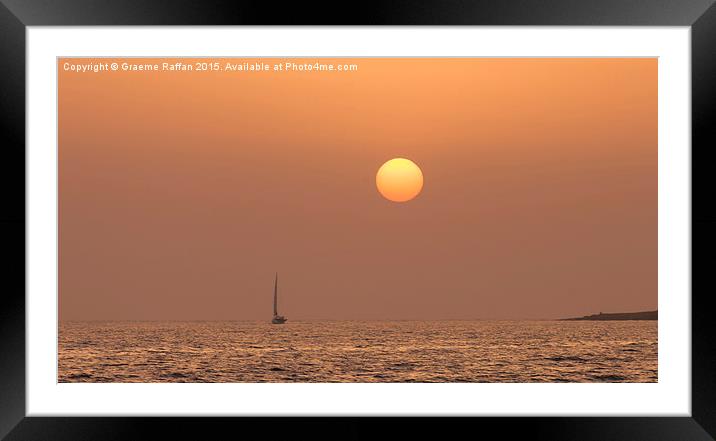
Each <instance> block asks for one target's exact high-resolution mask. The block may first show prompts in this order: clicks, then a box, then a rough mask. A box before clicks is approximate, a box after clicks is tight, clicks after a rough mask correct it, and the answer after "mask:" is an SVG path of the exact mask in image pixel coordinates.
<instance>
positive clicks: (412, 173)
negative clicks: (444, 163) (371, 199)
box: [375, 158, 423, 202]
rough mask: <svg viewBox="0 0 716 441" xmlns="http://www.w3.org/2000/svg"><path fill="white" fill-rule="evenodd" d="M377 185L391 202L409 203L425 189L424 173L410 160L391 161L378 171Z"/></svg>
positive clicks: (396, 159)
mask: <svg viewBox="0 0 716 441" xmlns="http://www.w3.org/2000/svg"><path fill="white" fill-rule="evenodd" d="M375 185H376V186H377V187H378V191H379V192H380V194H381V195H383V197H384V198H386V199H388V200H389V201H393V202H407V201H409V200H411V199H413V198H415V197H416V196H417V195H419V194H420V191H421V190H422V189H423V172H422V171H421V170H420V167H418V166H417V164H415V163H414V162H413V161H411V160H410V159H405V158H395V159H391V160H390V161H388V162H386V163H385V164H383V165H382V166H381V167H380V168H379V169H378V173H377V174H376V176H375Z"/></svg>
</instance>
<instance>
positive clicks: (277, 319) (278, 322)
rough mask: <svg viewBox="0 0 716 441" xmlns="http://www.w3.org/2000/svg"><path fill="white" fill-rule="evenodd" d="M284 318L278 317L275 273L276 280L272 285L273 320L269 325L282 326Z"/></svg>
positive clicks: (284, 321)
mask: <svg viewBox="0 0 716 441" xmlns="http://www.w3.org/2000/svg"><path fill="white" fill-rule="evenodd" d="M286 320H287V319H286V317H284V316H282V315H278V273H276V280H274V284H273V318H272V319H271V323H273V324H274V325H282V324H284V323H286Z"/></svg>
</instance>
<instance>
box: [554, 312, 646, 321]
mask: <svg viewBox="0 0 716 441" xmlns="http://www.w3.org/2000/svg"><path fill="white" fill-rule="evenodd" d="M658 318H659V311H642V312H608V313H603V312H600V313H599V314H592V315H585V316H584V317H574V318H565V319H560V320H562V321H575V320H599V321H608V320H658Z"/></svg>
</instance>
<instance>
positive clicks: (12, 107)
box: [0, 0, 716, 441]
mask: <svg viewBox="0 0 716 441" xmlns="http://www.w3.org/2000/svg"><path fill="white" fill-rule="evenodd" d="M713 3H714V0H601V1H587V0H504V1H489V2H488V1H468V0H442V1H440V0H430V1H428V0H413V1H408V0H400V1H391V2H388V1H386V2H383V3H371V2H349V3H343V2H334V3H330V4H325V3H306V2H287V3H286V4H278V3H275V2H270V1H221V0H209V1H202V2H198V1H187V0H173V1H171V2H168V1H159V0H154V1H150V0H114V1H107V0H94V1H93V0H64V1H57V2H47V1H41V0H0V113H1V114H2V118H1V119H0V124H1V126H0V127H1V128H2V130H1V131H0V136H1V138H0V139H2V142H1V143H0V145H1V147H0V151H1V152H2V156H1V158H2V161H1V162H0V164H1V167H2V169H1V170H2V173H0V179H2V185H1V186H0V189H1V190H0V191H1V193H0V194H2V199H0V204H1V206H2V211H1V212H0V243H1V244H2V246H1V248H0V249H2V253H3V257H5V259H3V264H2V265H1V266H0V268H2V272H3V277H2V280H3V285H2V286H3V287H4V289H3V291H2V303H0V437H6V439H8V440H25V439H55V440H64V439H67V440H80V439H102V440H107V439H143V438H150V437H151V438H155V437H156V436H157V434H161V435H160V436H161V438H170V437H172V438H173V437H180V438H187V437H191V438H198V439H207V438H214V437H215V436H214V435H212V434H218V433H221V432H223V431H225V430H229V431H230V432H228V433H229V434H231V433H242V434H244V435H245V436H249V435H248V434H249V433H252V432H253V433H256V432H254V431H256V430H258V431H259V432H258V433H262V432H263V433H265V434H266V436H271V433H270V432H272V431H274V430H276V429H278V428H279V426H278V425H288V426H290V428H289V427H287V428H286V429H284V430H285V431H286V434H285V436H291V437H292V438H296V437H299V438H302V437H307V436H310V437H311V438H316V437H330V438H338V439H364V438H372V437H373V436H378V434H382V435H389V436H390V435H392V436H399V437H400V438H401V439H405V438H407V437H412V436H414V435H417V434H422V435H425V434H426V433H431V432H432V433H435V434H436V435H440V436H441V437H443V438H444V437H448V436H453V435H457V434H458V433H461V434H467V435H470V434H473V435H475V438H476V437H479V436H483V435H485V436H487V434H490V433H497V434H499V435H498V436H499V438H500V439H512V438H515V439H549V440H553V441H556V440H581V441H589V440H629V441H634V440H668V441H674V440H684V441H686V440H694V441H697V440H699V441H700V440H713V439H715V438H716V344H714V343H713V340H712V339H711V336H712V335H714V334H716V321H714V320H713V319H712V312H711V311H710V310H709V308H708V307H707V304H708V297H710V296H711V295H712V293H713V292H714V289H713V288H714V284H713V282H711V281H710V280H711V279H710V278H709V277H708V273H707V271H708V270H709V269H711V268H714V264H716V257H715V256H714V255H713V253H712V252H711V250H712V249H713V247H712V245H713V243H714V237H715V235H714V233H713V232H714V231H715V228H714V227H716V204H713V201H716V198H714V197H713V189H712V186H711V185H709V184H710V183H711V180H712V179H713V178H712V177H711V176H712V175H713V173H710V172H709V168H710V167H711V163H710V162H709V161H707V160H705V159H706V155H707V152H708V151H709V149H711V148H713V147H714V146H716V139H715V138H716V135H714V134H713V133H714V131H713V130H709V129H710V127H709V126H710V125H711V124H712V123H713V122H714V121H716V111H715V110H716V6H714V4H713ZM328 24H332V25H457V26H465V25H490V26H496V25H530V26H537V25H550V26H555V25H556V26H690V27H691V62H692V72H691V81H692V84H691V86H692V150H691V157H692V213H691V215H692V293H691V296H692V297H691V302H692V351H691V353H692V388H691V397H692V403H691V404H692V406H691V417H520V418H505V417H489V418H488V417H476V418H459V419H452V418H451V419H450V421H446V420H445V419H440V420H438V421H436V420H434V419H416V418H410V421H405V420H404V419H390V420H386V419H375V418H372V419H367V418H354V417H352V418H309V419H295V418H272V421H271V422H270V423H267V421H266V420H265V419H257V418H156V417H151V418H149V417H91V418H90V417H79V418H69V417H47V418H45V417H26V416H25V413H26V412H25V409H26V406H25V318H26V317H25V259H24V257H25V73H26V72H25V69H26V68H25V42H26V40H25V35H26V27H27V26H88V25H92V26H117V25H122V26H130V25H132V26H135V25H328ZM697 236H698V240H697V239H696V238H697ZM237 399H240V398H239V397H237ZM378 423H380V426H381V427H380V429H379V428H378V427H377V424H378ZM386 423H388V424H386ZM435 423H437V424H435ZM494 430H497V432H494ZM279 436H284V435H279ZM459 436H464V435H459ZM490 438H491V439H492V436H490Z"/></svg>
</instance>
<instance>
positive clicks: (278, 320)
mask: <svg viewBox="0 0 716 441" xmlns="http://www.w3.org/2000/svg"><path fill="white" fill-rule="evenodd" d="M271 323H273V324H274V325H282V324H284V323H286V317H280V316H279V317H274V318H273V319H271Z"/></svg>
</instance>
